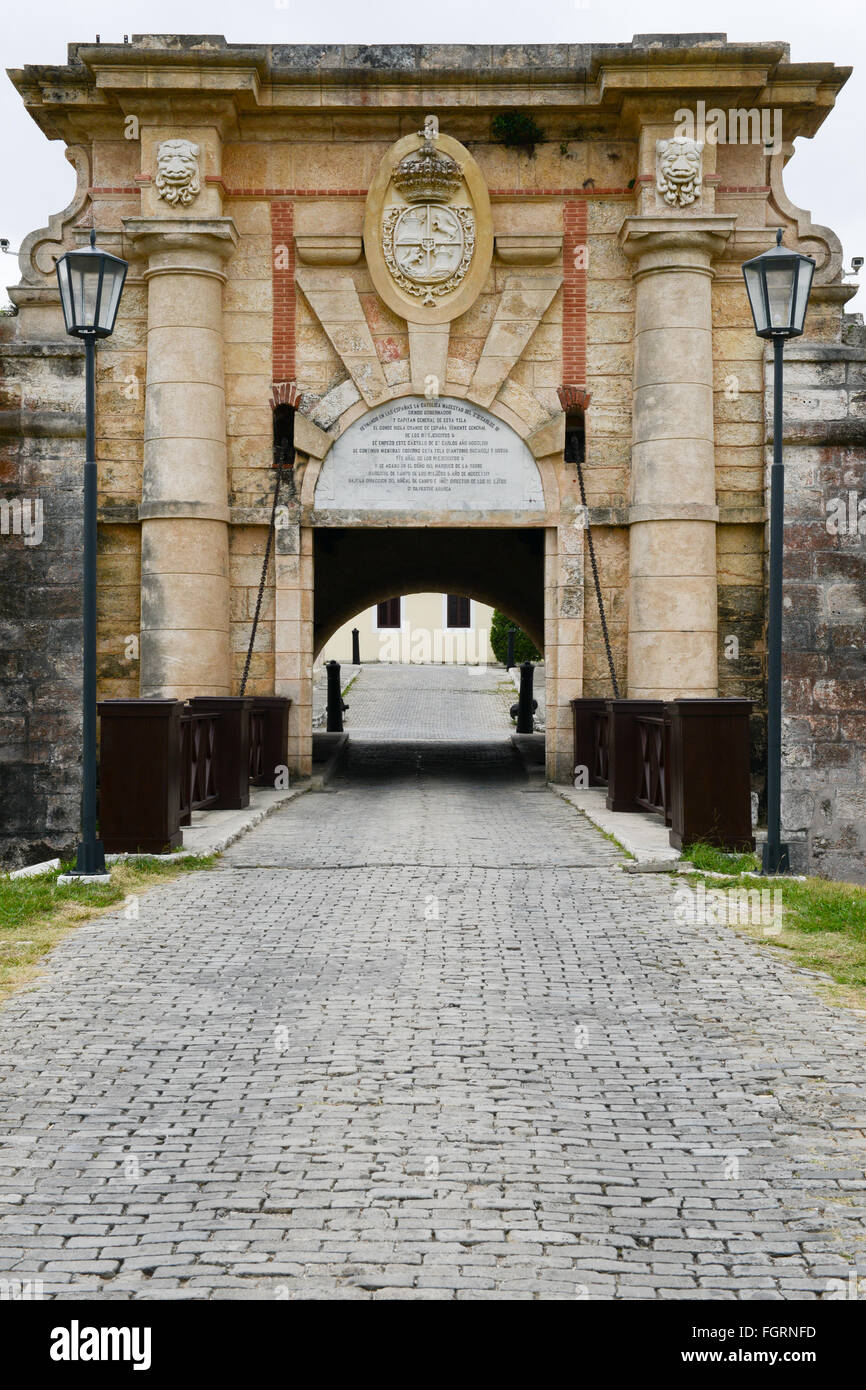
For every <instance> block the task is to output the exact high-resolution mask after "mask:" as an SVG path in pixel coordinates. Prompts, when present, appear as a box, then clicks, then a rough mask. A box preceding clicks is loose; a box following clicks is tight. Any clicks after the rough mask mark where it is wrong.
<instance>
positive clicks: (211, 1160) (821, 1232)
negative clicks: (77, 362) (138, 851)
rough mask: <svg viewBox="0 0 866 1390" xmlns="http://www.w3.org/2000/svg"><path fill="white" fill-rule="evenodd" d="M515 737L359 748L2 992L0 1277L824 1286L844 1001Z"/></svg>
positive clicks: (72, 1285)
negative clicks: (200, 866) (739, 931)
mask: <svg viewBox="0 0 866 1390" xmlns="http://www.w3.org/2000/svg"><path fill="white" fill-rule="evenodd" d="M620 862H621V860H620V855H619V852H618V851H617V850H616V849H615V847H614V846H613V845H612V844H610V843H609V842H608V841H607V840H605V839H604V838H603V837H602V836H600V835H599V834H598V833H597V832H596V831H595V830H594V829H593V828H592V827H591V826H590V825H589V824H588V822H586V821H585V820H584V819H583V818H582V817H581V816H580V815H579V814H578V813H577V812H576V811H574V810H573V809H572V808H571V807H569V806H568V805H566V804H565V803H564V802H563V801H561V800H559V799H558V798H557V797H556V796H555V795H554V794H552V793H550V792H548V791H545V790H541V791H536V790H534V789H533V786H532V784H530V783H529V782H528V781H527V780H526V779H525V778H524V776H523V773H522V772H521V770H520V768H519V766H518V764H517V763H516V761H515V759H514V756H513V754H512V751H511V749H510V746H509V745H508V743H507V742H505V741H503V740H502V739H500V740H499V741H497V742H495V743H494V742H487V743H484V742H477V743H475V744H474V745H469V746H467V747H465V748H464V749H463V750H462V751H461V750H459V749H455V748H454V746H451V747H448V746H446V745H443V744H436V743H431V742H427V743H423V744H422V743H419V744H416V745H413V744H411V743H405V744H402V745H400V746H399V747H394V748H390V747H389V746H388V745H387V744H385V743H382V742H380V743H376V744H372V743H368V744H366V745H357V746H356V747H355V748H353V750H352V753H351V756H350V759H349V762H348V764H347V767H346V771H345V775H344V777H343V779H342V780H341V781H340V782H339V783H338V785H337V788H336V790H334V791H333V792H332V793H330V794H328V793H322V794H310V795H308V796H304V797H301V798H299V799H298V800H297V801H295V802H293V803H291V805H289V806H288V807H287V808H286V809H285V810H284V811H283V812H281V813H279V814H278V815H275V816H273V817H272V818H271V819H269V820H267V821H265V822H263V823H262V824H261V825H260V826H259V827H257V828H256V829H255V830H254V831H252V832H251V833H250V834H248V835H247V836H246V837H245V838H244V839H242V840H241V841H239V842H237V843H236V844H235V845H234V846H233V847H232V849H231V850H230V851H229V852H228V853H227V854H226V855H225V857H224V859H223V860H222V861H221V865H220V867H219V868H218V869H217V870H215V871H214V872H212V873H202V874H197V875H195V876H193V877H192V878H184V879H182V880H177V881H175V882H174V883H171V884H168V885H166V886H164V887H162V888H159V889H155V890H153V891H152V892H149V893H147V894H145V895H143V896H142V897H141V899H140V906H139V916H138V919H137V920H127V918H126V917H124V916H123V915H122V914H121V913H119V912H118V913H115V914H112V915H110V916H106V917H103V918H101V919H100V920H98V921H96V922H93V923H91V924H89V925H85V926H83V927H81V928H79V929H78V930H77V931H76V932H75V933H74V934H73V935H71V936H70V937H68V938H67V939H66V941H65V942H64V943H63V944H62V945H61V946H60V947H59V948H58V949H57V950H56V951H55V952H54V954H53V956H52V957H51V959H50V962H49V965H48V969H47V972H46V974H45V975H44V976H43V978H42V980H41V981H40V983H39V984H38V985H37V987H36V988H34V989H33V990H31V991H30V992H28V993H25V994H19V995H17V996H15V997H14V998H13V999H11V1000H10V1001H8V1002H7V1003H6V1005H5V1006H4V1007H3V1009H2V1011H0V1019H2V1045H0V1054H2V1055H0V1121H2V1133H3V1136H4V1146H3V1149H2V1155H0V1157H2V1172H0V1198H2V1201H0V1278H6V1279H19V1280H21V1279H27V1278H31V1279H41V1280H42V1281H43V1285H44V1290H45V1293H46V1295H51V1294H52V1293H58V1294H62V1295H65V1296H73V1297H77V1296H92V1295H93V1293H94V1292H97V1291H98V1292H99V1294H100V1295H101V1296H103V1297H110V1298H129V1297H137V1298H147V1297H179V1298H189V1297H199V1298H202V1297H216V1298H238V1297H254V1298H283V1297H292V1298H296V1297H297V1298H303V1297H313V1296H321V1295H324V1296H326V1297H335V1298H377V1297H408V1298H413V1299H420V1298H451V1297H457V1298H530V1297H541V1298H554V1297H565V1298H573V1297H589V1298H596V1297H601V1298H609V1297H614V1296H615V1297H619V1298H632V1299H633V1298H639V1299H648V1298H695V1297H698V1298H709V1299H733V1298H752V1297H757V1298H768V1297H769V1298H773V1297H776V1298H779V1297H782V1298H809V1297H817V1296H821V1295H824V1296H826V1294H827V1291H828V1287H831V1286H829V1282H828V1281H830V1280H831V1279H834V1278H839V1279H841V1278H845V1279H847V1277H848V1275H849V1273H850V1271H851V1269H852V1268H854V1269H856V1270H859V1272H860V1274H861V1275H866V1250H864V1247H863V1232H864V1205H866V1197H864V1193H866V1181H864V1171H863V1160H864V1126H866V1097H864V1080H863V1066H862V1057H863V1041H864V1038H863V1028H862V1022H861V1021H860V1020H859V1019H858V1018H857V1016H856V1015H854V1014H852V1013H850V1012H846V1011H842V1010H836V1009H831V1008H830V1007H828V1006H827V1005H825V1004H824V1003H822V1002H820V1000H818V999H817V998H816V996H815V994H814V991H813V987H812V984H811V982H810V981H809V980H808V979H807V978H806V977H805V976H803V975H802V974H798V973H795V972H793V971H792V970H790V969H789V968H788V967H786V966H785V965H783V964H781V963H778V962H777V961H776V960H774V959H771V958H770V957H768V956H767V955H766V954H764V953H762V952H761V951H760V950H759V949H758V948H756V947H755V946H754V945H752V944H751V943H749V942H747V941H744V940H741V939H739V938H738V937H736V936H735V934H734V933H733V932H732V931H731V930H730V929H728V928H726V927H718V926H708V925H704V926H693V925H689V924H687V923H684V922H680V921H677V920H676V919H675V917H674V910H673V909H674V900H673V893H674V888H673V886H672V885H671V883H670V881H669V880H668V879H667V878H666V877H662V876H658V875H644V876H630V875H626V874H624V873H623V872H622V870H621V868H620Z"/></svg>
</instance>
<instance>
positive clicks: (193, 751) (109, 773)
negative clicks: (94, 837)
mask: <svg viewBox="0 0 866 1390" xmlns="http://www.w3.org/2000/svg"><path fill="white" fill-rule="evenodd" d="M290 704H291V701H290V700H289V699H286V698H284V697H283V696H276V695H270V696H261V697H259V696H256V697H253V696H246V697H234V698H231V697H228V696H225V697H217V696H198V697H196V698H194V699H192V700H190V701H189V702H188V703H186V704H182V703H181V701H180V700H171V699H165V700H163V699H143V700H103V701H101V702H100V704H99V715H100V718H101V720H102V731H101V741H100V760H99V761H100V783H101V785H100V810H99V817H100V832H101V837H102V840H103V843H104V844H105V848H106V849H107V850H109V851H111V852H113V853H119V854H124V853H127V854H134V853H137V852H142V853H148V854H161V853H164V852H167V851H169V850H174V849H178V848H179V847H180V845H181V844H182V842H183V837H182V835H181V829H180V827H181V826H182V825H185V826H188V825H190V824H191V823H192V814H193V812H194V811H207V810H238V809H241V808H243V807H244V806H248V805H249V800H250V783H251V782H255V783H257V784H258V785H260V786H271V787H274V786H277V785H280V786H284V785H285V783H284V782H278V780H277V774H278V771H279V769H281V768H282V769H284V768H285V767H286V765H287V763H288V719H289V706H290Z"/></svg>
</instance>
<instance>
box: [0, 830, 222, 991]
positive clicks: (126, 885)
mask: <svg viewBox="0 0 866 1390" xmlns="http://www.w3.org/2000/svg"><path fill="white" fill-rule="evenodd" d="M215 858H216V856H215V855H197V856H194V857H190V858H178V859H176V860H174V861H170V862H169V861H165V860H159V859H135V860H128V859H122V860H120V861H118V863H116V864H112V865H111V880H110V882H109V883H106V884H104V885H103V884H95V883H82V884H75V883H69V884H66V883H58V882H57V879H58V877H59V875H60V874H61V873H63V872H64V871H65V870H67V869H68V868H69V867H70V866H69V865H64V866H62V867H61V868H60V869H57V870H55V871H54V872H53V873H50V874H39V875H38V876H37V877H35V878H8V877H6V876H5V875H4V876H2V877H0V999H5V998H6V997H7V995H9V994H12V993H13V991H14V990H16V989H20V988H21V986H22V985H23V984H26V983H27V982H28V981H29V980H31V979H32V978H33V977H34V976H35V975H36V974H37V973H38V969H39V965H40V962H41V960H42V957H43V956H44V955H45V954H46V953H47V952H48V951H50V950H51V948H52V946H56V945H57V943H58V941H62V939H63V937H64V936H66V934H67V933H68V932H69V931H71V930H72V929H73V928H74V927H77V926H79V925H80V923H82V922H86V921H88V920H89V919H90V918H92V917H98V916H99V915H100V914H101V913H103V912H107V911H108V910H109V909H110V908H112V907H116V906H117V905H118V903H125V902H127V901H128V900H130V899H133V898H135V897H136V896H137V895H138V894H139V893H143V892H145V891H146V890H147V889H148V888H152V887H154V886H155V885H156V884H158V883H165V882H166V881H167V880H169V879H172V878H177V877H178V876H179V875H180V874H185V873H192V872H193V871H195V870H197V869H209V868H211V867H212V865H213V864H214V861H215ZM133 911H134V905H133V904H132V903H130V914H132V912H133ZM134 930H135V920H134V917H132V916H131V920H130V931H134Z"/></svg>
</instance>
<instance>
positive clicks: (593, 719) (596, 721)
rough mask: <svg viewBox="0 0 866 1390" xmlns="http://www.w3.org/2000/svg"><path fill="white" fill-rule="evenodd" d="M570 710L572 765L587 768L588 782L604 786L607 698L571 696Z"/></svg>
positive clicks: (605, 772) (605, 779)
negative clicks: (572, 732) (571, 721)
mask: <svg viewBox="0 0 866 1390" xmlns="http://www.w3.org/2000/svg"><path fill="white" fill-rule="evenodd" d="M571 711H572V717H573V719H574V767H575V769H576V768H578V767H585V768H586V769H587V776H588V782H589V786H591V787H606V786H607V769H608V723H609V719H608V712H607V700H596V699H586V700H572V702H571ZM575 775H576V774H575Z"/></svg>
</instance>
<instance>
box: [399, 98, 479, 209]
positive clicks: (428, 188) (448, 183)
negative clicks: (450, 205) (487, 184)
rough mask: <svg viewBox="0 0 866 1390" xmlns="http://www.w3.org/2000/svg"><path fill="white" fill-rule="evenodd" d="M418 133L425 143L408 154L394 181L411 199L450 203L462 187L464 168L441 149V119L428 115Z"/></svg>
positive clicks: (408, 198) (403, 194)
mask: <svg viewBox="0 0 866 1390" xmlns="http://www.w3.org/2000/svg"><path fill="white" fill-rule="evenodd" d="M418 134H419V135H420V136H422V137H423V140H424V144H423V145H422V146H421V148H420V150H413V151H412V153H411V154H407V155H405V156H404V158H403V159H401V160H400V163H399V164H398V165H397V168H396V169H395V170H394V174H393V180H392V181H393V184H394V187H395V188H396V189H397V191H398V193H400V194H402V196H403V197H404V198H405V199H406V202H407V203H421V202H424V203H447V202H448V200H449V198H452V197H453V196H454V194H455V193H456V192H457V190H458V189H459V187H460V184H461V181H462V178H463V170H462V169H461V168H460V165H459V164H458V163H457V161H456V159H452V158H451V156H450V154H445V152H444V150H437V148H436V138H437V136H438V134H439V122H438V121H437V119H436V117H435V116H428V117H427V119H426V120H425V122H424V129H423V130H419V131H418Z"/></svg>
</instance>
